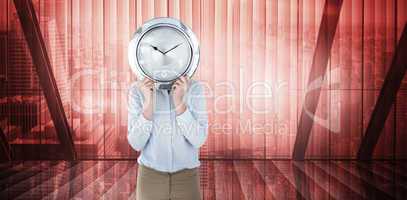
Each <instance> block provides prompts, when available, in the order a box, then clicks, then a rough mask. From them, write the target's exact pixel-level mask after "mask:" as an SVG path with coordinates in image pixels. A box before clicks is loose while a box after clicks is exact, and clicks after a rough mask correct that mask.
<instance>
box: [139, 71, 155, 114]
mask: <svg viewBox="0 0 407 200" xmlns="http://www.w3.org/2000/svg"><path fill="white" fill-rule="evenodd" d="M137 87H138V89H139V90H140V92H141V93H142V94H143V95H144V106H143V115H144V118H146V119H148V120H151V119H152V116H153V92H154V81H152V80H150V79H148V78H144V79H143V81H141V82H139V83H138V85H137Z"/></svg>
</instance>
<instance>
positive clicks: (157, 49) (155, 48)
mask: <svg viewBox="0 0 407 200" xmlns="http://www.w3.org/2000/svg"><path fill="white" fill-rule="evenodd" d="M150 46H151V47H153V49H154V50H156V51H159V52H160V53H162V54H165V53H164V52H162V51H161V50H160V49H159V48H157V47H155V46H153V45H151V44H150Z"/></svg>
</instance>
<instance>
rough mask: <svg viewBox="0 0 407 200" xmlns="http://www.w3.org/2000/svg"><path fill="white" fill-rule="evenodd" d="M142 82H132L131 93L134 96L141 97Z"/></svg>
mask: <svg viewBox="0 0 407 200" xmlns="http://www.w3.org/2000/svg"><path fill="white" fill-rule="evenodd" d="M140 82H141V80H136V81H134V82H132V83H131V84H130V86H129V93H130V94H133V95H139V94H140V91H139V88H138V86H139V83H140Z"/></svg>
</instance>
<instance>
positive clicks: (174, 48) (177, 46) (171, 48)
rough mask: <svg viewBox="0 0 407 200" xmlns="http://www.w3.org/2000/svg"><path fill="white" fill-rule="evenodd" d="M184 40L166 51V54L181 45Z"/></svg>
mask: <svg viewBox="0 0 407 200" xmlns="http://www.w3.org/2000/svg"><path fill="white" fill-rule="evenodd" d="M182 43H183V42H181V43H179V44H177V45H175V46H174V47H172V48H171V49H169V50H167V51H166V52H164V54H166V53H168V52H170V51H172V50H173V49H175V48H177V47H178V46H179V45H181V44H182Z"/></svg>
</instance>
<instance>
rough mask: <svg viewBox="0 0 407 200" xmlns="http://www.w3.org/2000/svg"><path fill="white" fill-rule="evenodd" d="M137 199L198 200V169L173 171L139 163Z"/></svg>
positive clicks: (199, 193)
mask: <svg viewBox="0 0 407 200" xmlns="http://www.w3.org/2000/svg"><path fill="white" fill-rule="evenodd" d="M136 198H137V200H162V199H165V200H169V199H171V200H181V199H185V200H195V199H197V200H200V199H201V192H200V187H199V169H198V168H194V169H183V170H180V171H178V172H174V173H166V172H160V171H157V170H154V169H152V168H149V167H146V166H144V165H139V167H138V173H137V186H136Z"/></svg>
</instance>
